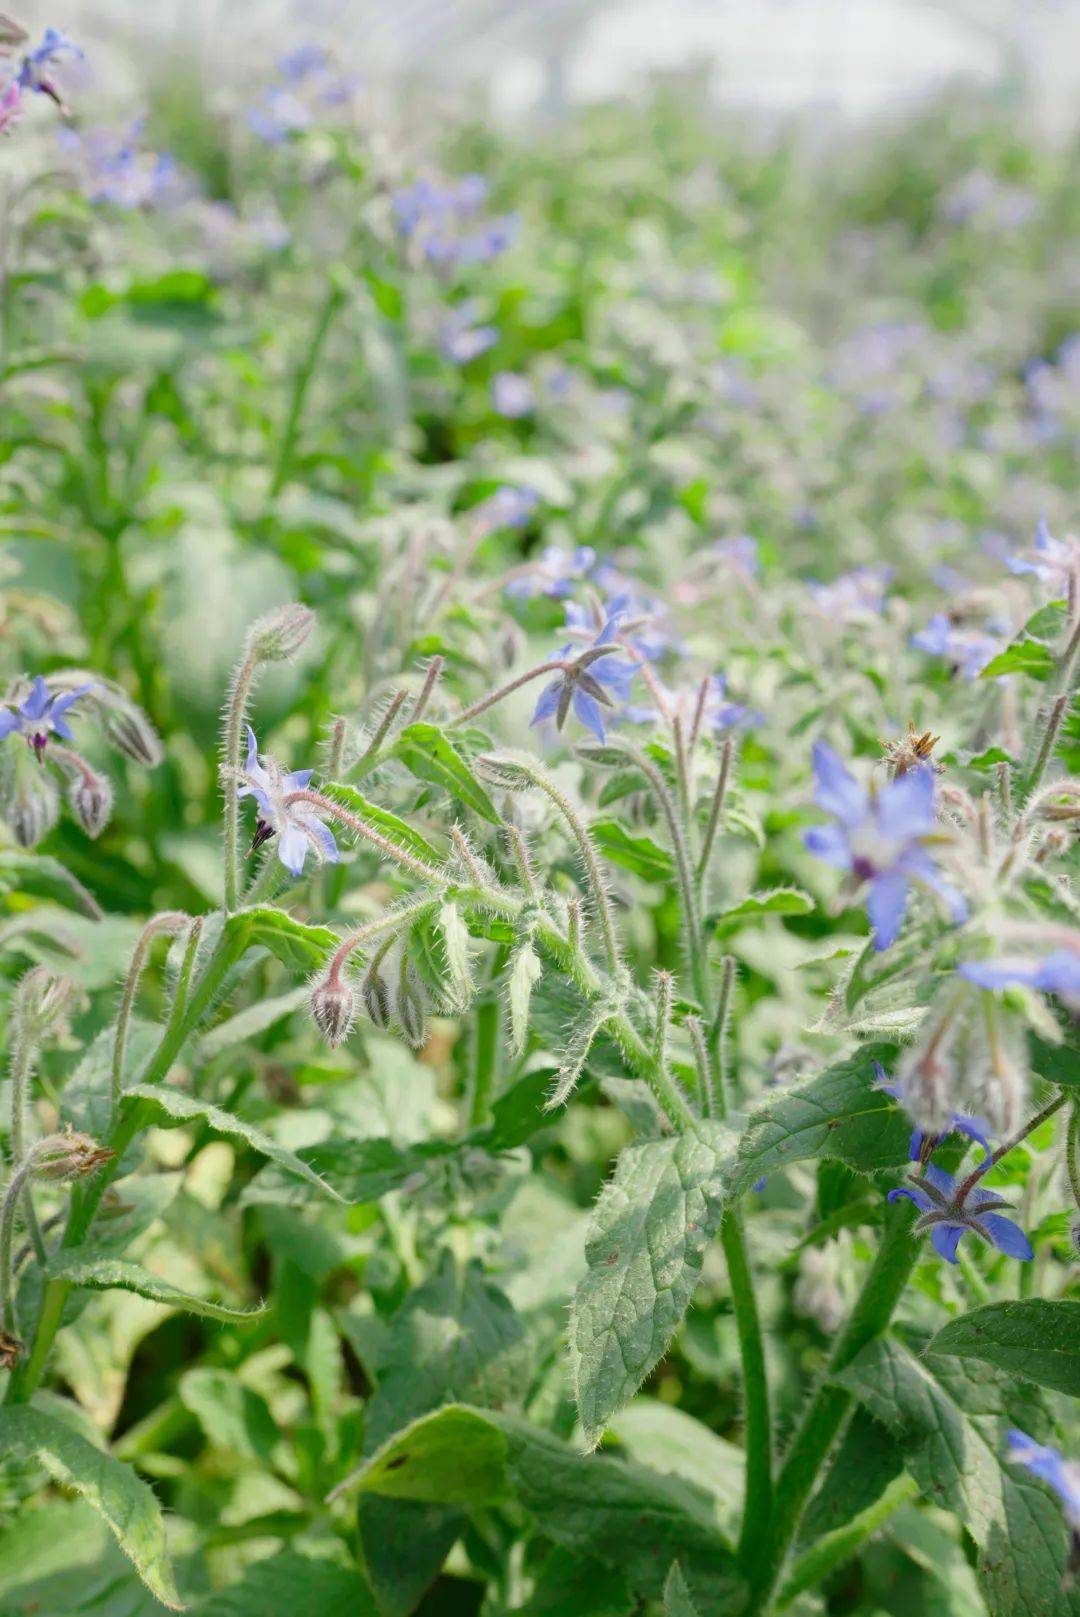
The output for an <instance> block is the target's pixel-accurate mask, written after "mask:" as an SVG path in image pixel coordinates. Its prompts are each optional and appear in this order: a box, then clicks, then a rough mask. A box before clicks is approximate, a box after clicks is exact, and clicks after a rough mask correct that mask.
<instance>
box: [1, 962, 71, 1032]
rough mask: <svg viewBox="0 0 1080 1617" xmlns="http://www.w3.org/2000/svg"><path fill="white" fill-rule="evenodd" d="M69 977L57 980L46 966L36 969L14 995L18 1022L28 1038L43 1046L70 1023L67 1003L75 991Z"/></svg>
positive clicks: (24, 979) (30, 972)
mask: <svg viewBox="0 0 1080 1617" xmlns="http://www.w3.org/2000/svg"><path fill="white" fill-rule="evenodd" d="M74 987H75V985H74V983H73V982H72V981H71V978H70V977H58V976H54V974H53V973H52V972H51V971H49V970H48V969H47V968H46V967H45V966H34V967H33V968H32V969H31V970H30V971H28V972H27V973H26V975H25V977H23V978H22V979H21V980H20V982H19V986H18V988H17V990H16V993H15V1019H16V1021H17V1022H18V1024H19V1027H20V1029H21V1031H22V1033H23V1035H24V1037H26V1038H27V1039H29V1040H30V1041H31V1042H32V1043H34V1044H40V1043H41V1041H42V1040H43V1039H45V1038H47V1037H48V1035H49V1034H50V1033H57V1032H61V1031H62V1030H63V1029H64V1027H65V1026H66V1024H67V1010H68V1004H69V1002H70V1000H71V996H72V993H73V992H74Z"/></svg>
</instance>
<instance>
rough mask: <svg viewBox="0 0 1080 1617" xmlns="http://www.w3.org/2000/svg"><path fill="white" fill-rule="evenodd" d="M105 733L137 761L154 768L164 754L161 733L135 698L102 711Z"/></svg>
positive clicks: (116, 745)
mask: <svg viewBox="0 0 1080 1617" xmlns="http://www.w3.org/2000/svg"><path fill="white" fill-rule="evenodd" d="M102 723H103V725H104V729H105V735H106V737H107V739H108V740H109V741H111V742H112V744H113V746H114V747H116V748H117V749H118V750H119V751H120V752H122V753H124V755H125V756H126V757H128V758H131V759H133V760H134V762H135V763H137V764H145V766H146V767H147V769H154V768H156V766H157V765H158V764H159V763H160V762H161V760H162V758H164V756H165V749H164V747H163V746H162V744H161V737H160V736H159V735H158V733H157V731H156V730H155V729H154V726H153V725H152V724H151V723H150V720H149V719H148V718H147V716H146V714H145V713H144V712H143V710H142V708H141V707H136V706H135V704H134V702H131V703H128V702H125V703H124V704H123V705H122V706H120V705H118V706H116V707H109V706H105V707H104V708H103V711H102Z"/></svg>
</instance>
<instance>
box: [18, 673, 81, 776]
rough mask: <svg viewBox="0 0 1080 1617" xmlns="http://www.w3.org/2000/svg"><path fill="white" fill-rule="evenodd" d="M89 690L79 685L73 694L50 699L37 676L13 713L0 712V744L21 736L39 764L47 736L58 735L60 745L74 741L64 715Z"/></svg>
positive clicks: (63, 693)
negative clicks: (63, 742) (27, 693)
mask: <svg viewBox="0 0 1080 1617" xmlns="http://www.w3.org/2000/svg"><path fill="white" fill-rule="evenodd" d="M93 688H94V687H93V684H89V685H80V686H79V687H78V688H77V689H76V690H73V691H64V692H62V693H61V694H60V695H59V696H53V695H51V694H50V691H49V687H48V686H47V685H46V683H45V681H44V680H43V679H42V677H41V675H40V674H38V676H37V678H36V679H35V680H34V684H33V688H32V689H31V691H30V695H29V696H27V697H25V698H24V699H23V700H22V701H21V702H19V703H17V704H16V706H15V708H14V709H12V708H3V709H0V740H2V739H3V738H4V737H5V736H11V735H23V736H25V737H26V740H27V743H28V745H29V746H31V747H33V749H34V751H35V753H36V754H37V756H38V758H39V760H40V759H41V758H43V757H44V756H45V748H46V745H47V744H48V740H49V736H50V735H58V736H59V737H60V738H61V740H63V741H74V739H75V737H74V736H73V735H72V733H71V727H70V726H69V724H68V722H67V720H66V719H65V717H64V714H65V713H66V712H67V711H68V709H69V708H70V707H72V706H73V704H74V703H76V702H77V701H78V700H79V699H80V697H83V696H85V695H86V693H87V692H88V691H92V690H93Z"/></svg>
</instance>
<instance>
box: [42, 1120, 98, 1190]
mask: <svg viewBox="0 0 1080 1617" xmlns="http://www.w3.org/2000/svg"><path fill="white" fill-rule="evenodd" d="M115 1155H116V1153H115V1152H114V1151H110V1150H109V1149H108V1148H107V1147H105V1146H100V1145H98V1144H97V1142H96V1141H94V1140H92V1139H91V1138H90V1136H89V1134H78V1133H76V1132H74V1131H73V1130H69V1131H68V1132H67V1133H66V1134H47V1135H46V1136H45V1138H44V1139H42V1140H39V1141H38V1143H37V1144H36V1145H35V1146H34V1148H33V1151H32V1152H31V1160H32V1162H33V1169H34V1173H35V1174H36V1175H37V1177H38V1178H39V1179H65V1180H66V1179H83V1178H85V1177H86V1175H87V1174H90V1173H93V1172H94V1171H95V1169H97V1168H100V1167H101V1164H102V1163H103V1162H108V1161H109V1160H110V1159H111V1158H112V1157H114V1156H115Z"/></svg>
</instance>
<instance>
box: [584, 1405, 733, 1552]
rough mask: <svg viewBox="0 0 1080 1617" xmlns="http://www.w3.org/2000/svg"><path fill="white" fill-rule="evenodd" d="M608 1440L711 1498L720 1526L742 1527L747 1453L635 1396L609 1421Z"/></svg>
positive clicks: (674, 1410)
mask: <svg viewBox="0 0 1080 1617" xmlns="http://www.w3.org/2000/svg"><path fill="white" fill-rule="evenodd" d="M607 1429H608V1436H609V1437H613V1438H615V1439H616V1441H617V1442H618V1443H620V1444H621V1445H622V1447H623V1449H624V1450H625V1451H626V1453H627V1454H628V1455H629V1456H630V1458H631V1459H632V1460H635V1461H636V1462H637V1464H638V1465H644V1466H647V1467H648V1469H649V1470H650V1471H660V1472H662V1473H663V1474H664V1475H665V1476H674V1477H681V1478H682V1480H683V1482H688V1483H690V1484H691V1485H692V1486H693V1487H695V1488H701V1489H703V1490H704V1491H705V1492H706V1493H710V1494H712V1495H713V1496H714V1497H715V1499H716V1502H717V1506H718V1511H719V1521H720V1525H721V1526H722V1527H723V1528H724V1529H725V1530H726V1531H727V1530H732V1529H735V1530H737V1528H738V1521H739V1510H740V1507H741V1505H742V1498H743V1481H744V1472H745V1468H746V1453H745V1450H743V1449H741V1448H739V1447H738V1446H737V1445H736V1444H734V1443H729V1442H728V1441H727V1440H726V1439H725V1438H722V1437H718V1436H717V1435H716V1433H715V1432H712V1431H710V1430H709V1428H708V1427H707V1426H706V1425H704V1424H703V1422H702V1421H700V1420H697V1419H696V1418H695V1417H694V1416H693V1415H689V1414H687V1412H686V1411H685V1410H684V1409H680V1408H678V1406H677V1405H675V1404H665V1403H663V1402H662V1401H661V1400H660V1399H659V1398H645V1397H640V1398H634V1399H633V1400H632V1401H631V1402H630V1403H629V1404H627V1406H626V1408H625V1409H620V1411H619V1413H618V1414H617V1415H613V1416H612V1417H611V1419H610V1421H609V1422H608V1428H607Z"/></svg>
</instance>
